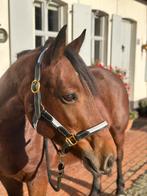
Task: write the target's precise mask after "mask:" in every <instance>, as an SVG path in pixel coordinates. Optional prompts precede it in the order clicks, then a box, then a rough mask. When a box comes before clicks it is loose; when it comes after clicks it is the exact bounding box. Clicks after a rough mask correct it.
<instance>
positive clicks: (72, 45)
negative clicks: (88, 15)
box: [66, 29, 86, 53]
mask: <svg viewBox="0 0 147 196" xmlns="http://www.w3.org/2000/svg"><path fill="white" fill-rule="evenodd" d="M85 34H86V29H84V31H83V32H82V33H81V35H80V36H79V37H78V38H76V39H75V40H73V41H72V42H71V43H70V44H68V45H67V47H66V48H67V49H68V48H71V49H72V50H74V51H75V52H77V53H79V51H80V49H81V46H82V44H83V41H84V39H85Z"/></svg>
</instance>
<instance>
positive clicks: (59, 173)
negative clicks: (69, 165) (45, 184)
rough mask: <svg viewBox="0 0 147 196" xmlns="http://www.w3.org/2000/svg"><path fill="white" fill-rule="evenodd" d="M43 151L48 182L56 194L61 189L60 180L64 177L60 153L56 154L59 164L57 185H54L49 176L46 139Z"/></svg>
mask: <svg viewBox="0 0 147 196" xmlns="http://www.w3.org/2000/svg"><path fill="white" fill-rule="evenodd" d="M44 149H45V158H46V167H47V176H48V181H49V183H50V185H51V187H52V188H53V189H54V190H55V191H56V192H58V191H60V189H61V180H62V178H63V175H64V162H63V160H62V155H61V154H60V153H58V155H59V158H60V160H59V164H58V176H57V184H56V185H54V184H53V182H52V179H51V177H52V174H51V170H50V164H49V162H50V160H49V154H48V138H44ZM57 152H58V151H57Z"/></svg>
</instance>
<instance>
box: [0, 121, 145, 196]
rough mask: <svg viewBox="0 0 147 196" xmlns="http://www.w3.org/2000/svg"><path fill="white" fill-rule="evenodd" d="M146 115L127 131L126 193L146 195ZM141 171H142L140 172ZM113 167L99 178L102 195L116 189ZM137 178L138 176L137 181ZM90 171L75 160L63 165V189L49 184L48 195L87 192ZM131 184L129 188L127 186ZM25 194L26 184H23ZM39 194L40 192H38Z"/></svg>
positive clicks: (0, 192)
mask: <svg viewBox="0 0 147 196" xmlns="http://www.w3.org/2000/svg"><path fill="white" fill-rule="evenodd" d="M146 163H147V119H141V120H138V121H137V122H136V123H135V128H133V129H132V130H130V131H128V132H127V133H126V141H125V157H124V161H123V173H124V178H125V185H126V189H128V191H127V192H128V194H127V195H128V196H147V185H146V184H147V172H145V171H147V164H146ZM143 174H144V175H143ZM115 179H116V167H114V169H113V174H112V176H111V177H107V176H104V177H103V178H102V182H103V183H102V185H103V190H104V192H105V194H104V195H110V196H112V195H114V193H115V188H116V185H115ZM136 179H138V180H137V181H136ZM91 181H92V177H91V174H90V173H88V172H87V170H86V169H85V168H84V167H83V164H82V162H80V161H78V162H76V163H74V164H71V165H66V168H65V178H64V180H63V185H62V190H61V191H60V192H59V193H55V192H54V191H53V190H52V189H51V188H50V186H49V188H48V193H47V196H69V195H70V196H86V195H88V193H89V191H90V187H91ZM130 187H132V188H131V189H129V188H130ZM24 192H25V194H24V195H25V196H27V195H28V194H27V190H26V187H24ZM6 195H7V194H6V192H5V190H4V189H3V187H2V185H0V196H6ZM38 196H39V195H38Z"/></svg>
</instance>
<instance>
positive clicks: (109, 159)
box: [104, 155, 114, 171]
mask: <svg viewBox="0 0 147 196" xmlns="http://www.w3.org/2000/svg"><path fill="white" fill-rule="evenodd" d="M113 163H114V157H113V156H112V155H110V156H108V157H107V158H106V160H105V162H104V171H109V170H111V168H112V166H113Z"/></svg>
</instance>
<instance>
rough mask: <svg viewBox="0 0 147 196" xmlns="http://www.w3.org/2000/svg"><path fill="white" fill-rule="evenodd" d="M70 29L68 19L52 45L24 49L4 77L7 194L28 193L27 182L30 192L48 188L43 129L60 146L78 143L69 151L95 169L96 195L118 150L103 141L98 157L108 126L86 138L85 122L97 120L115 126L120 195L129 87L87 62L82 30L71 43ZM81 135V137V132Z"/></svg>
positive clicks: (0, 150) (1, 120)
mask: <svg viewBox="0 0 147 196" xmlns="http://www.w3.org/2000/svg"><path fill="white" fill-rule="evenodd" d="M65 31H66V27H65V26H64V27H63V28H62V29H61V30H60V32H59V34H58V36H57V37H56V38H55V40H54V41H52V42H49V44H48V47H47V48H45V49H43V50H42V49H41V48H38V49H35V50H33V51H30V52H29V53H27V54H25V55H23V56H22V57H20V58H19V59H18V60H17V61H16V62H15V63H14V64H13V65H12V66H11V67H10V68H9V69H8V70H7V71H6V73H5V74H4V75H3V76H2V78H1V79H0V89H1V94H0V180H1V182H2V184H3V185H4V187H5V188H6V190H7V192H8V195H14V196H15V195H16V196H21V195H23V191H22V183H23V182H26V183H27V186H28V191H29V195H30V196H38V195H39V196H43V195H46V190H47V183H48V179H47V175H46V172H45V171H46V161H45V156H44V139H43V137H46V138H50V139H52V140H53V141H54V142H56V143H58V144H59V145H60V146H63V149H64V146H66V147H67V144H68V145H69V144H74V143H75V144H76V145H73V146H72V145H71V146H72V147H71V148H70V151H71V152H72V153H73V154H75V155H76V156H78V157H79V158H82V159H83V160H84V163H85V165H86V167H87V168H88V169H89V170H90V171H91V172H92V174H93V176H94V180H93V185H92V190H91V193H90V194H91V195H93V196H94V195H99V194H100V186H99V183H97V181H96V178H97V177H99V175H101V173H103V172H105V171H101V170H102V169H101V168H103V170H106V173H107V170H110V168H111V167H112V165H113V160H114V152H113V150H111V146H110V148H105V153H103V154H102V159H103V163H101V164H100V161H99V158H98V157H97V156H96V154H95V151H96V152H97V150H96V147H97V145H98V144H99V142H98V141H99V135H103V134H102V133H99V135H98V133H97V134H95V136H94V135H93V136H90V137H87V138H84V137H83V135H84V134H85V133H87V132H82V131H81V130H88V131H91V130H92V128H91V127H93V126H94V127H96V128H98V127H97V126H95V125H97V124H98V125H99V123H101V122H105V121H106V122H107V123H108V127H106V128H104V129H105V130H106V131H107V132H109V131H110V133H111V135H112V137H113V139H114V142H115V144H116V149H117V173H118V176H117V195H124V194H125V193H124V182H123V176H122V170H121V168H122V166H121V164H122V158H123V142H124V131H125V128H126V126H127V121H128V97H127V93H126V90H125V88H124V86H123V84H122V82H121V81H120V80H119V79H117V78H116V77H115V76H114V75H113V74H112V73H110V72H108V71H106V70H103V69H100V68H96V67H90V68H87V67H86V65H85V63H84V61H83V60H82V59H81V58H80V56H79V54H78V53H79V50H80V48H81V45H82V43H83V41H84V37H85V31H83V33H82V34H81V35H80V36H79V37H78V38H77V39H75V40H74V41H72V42H71V43H70V44H68V45H67V46H66V44H65V43H66V34H65ZM37 59H39V60H37ZM36 62H37V66H38V64H40V63H41V73H39V72H38V70H37V71H36ZM37 69H38V68H37ZM34 71H35V80H34ZM36 77H37V78H39V80H40V81H39V82H38V80H36ZM32 81H33V82H32ZM40 92H41V94H40ZM38 105H39V107H38ZM44 108H45V109H44ZM47 111H48V112H49V113H47ZM41 112H43V115H42V116H41ZM50 114H51V116H50ZM50 118H52V120H53V122H54V121H55V123H53V124H52V125H50V124H48V122H47V121H49V120H50ZM56 119H57V120H56ZM59 122H60V123H61V124H60V123H59ZM28 124H29V128H28ZM30 125H31V128H30ZM57 125H59V126H61V125H63V126H62V127H61V128H62V129H59V130H58V129H56V128H58V127H57ZM32 127H34V128H35V129H36V130H37V132H36V130H35V129H34V128H32ZM65 127H66V128H65ZM67 130H68V132H67ZM92 131H93V130H92ZM60 132H61V133H62V134H61V133H60ZM38 133H39V134H38ZM64 134H65V135H66V134H67V135H68V134H69V135H70V134H71V135H70V136H72V137H71V138H69V137H67V138H66V145H65V137H64ZM42 136H43V137H42ZM73 136H75V137H73ZM81 136H82V137H83V138H84V139H82V140H80V137H81ZM75 138H76V139H77V138H78V140H79V141H78V142H77V141H75ZM101 139H102V140H103V137H101ZM104 143H105V142H104ZM105 144H106V143H105ZM64 150H65V149H64ZM102 164H103V165H102ZM104 165H105V167H104Z"/></svg>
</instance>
